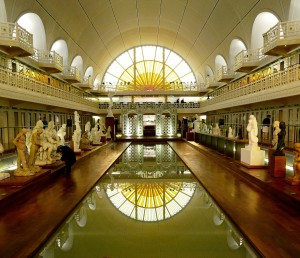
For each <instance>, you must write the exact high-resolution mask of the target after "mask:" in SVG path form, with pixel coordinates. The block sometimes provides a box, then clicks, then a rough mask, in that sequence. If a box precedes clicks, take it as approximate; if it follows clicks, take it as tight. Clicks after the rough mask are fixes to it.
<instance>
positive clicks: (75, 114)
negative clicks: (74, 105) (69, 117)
mask: <svg viewBox="0 0 300 258" xmlns="http://www.w3.org/2000/svg"><path fill="white" fill-rule="evenodd" d="M74 120H75V124H76V123H79V124H80V116H79V114H78V112H77V111H74Z"/></svg>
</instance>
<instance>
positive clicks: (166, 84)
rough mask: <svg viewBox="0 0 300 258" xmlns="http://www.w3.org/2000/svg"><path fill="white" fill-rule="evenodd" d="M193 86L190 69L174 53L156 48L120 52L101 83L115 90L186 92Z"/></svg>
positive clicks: (193, 78) (145, 47)
mask: <svg viewBox="0 0 300 258" xmlns="http://www.w3.org/2000/svg"><path fill="white" fill-rule="evenodd" d="M195 83H196V80H195V76H194V74H193V72H192V70H191V68H190V66H189V65H188V64H187V63H186V62H185V61H184V60H183V59H182V58H181V57H180V56H179V55H178V54H176V53H174V52H172V51H171V50H169V49H166V48H163V47H159V46H140V47H135V48H132V49H130V50H128V51H126V52H124V53H122V54H121V55H120V56H119V57H117V58H116V60H115V61H113V63H112V64H111V65H110V66H109V68H108V69H107V70H106V73H105V75H104V79H103V81H102V85H106V87H107V88H110V90H116V91H122V90H135V91H136V90H138V91H139V90H140V91H160V90H163V91H166V90H189V89H190V87H189V86H190V85H191V84H195Z"/></svg>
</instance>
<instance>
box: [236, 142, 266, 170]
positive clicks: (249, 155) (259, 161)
mask: <svg viewBox="0 0 300 258" xmlns="http://www.w3.org/2000/svg"><path fill="white" fill-rule="evenodd" d="M241 162H242V163H244V164H247V165H250V166H264V165H265V151H263V150H261V149H260V148H259V147H256V148H250V147H249V145H247V146H246V147H245V148H242V149H241Z"/></svg>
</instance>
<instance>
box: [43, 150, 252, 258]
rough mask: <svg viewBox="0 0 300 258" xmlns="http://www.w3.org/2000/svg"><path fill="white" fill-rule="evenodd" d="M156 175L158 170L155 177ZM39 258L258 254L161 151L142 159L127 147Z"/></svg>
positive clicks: (148, 152)
mask: <svg viewBox="0 0 300 258" xmlns="http://www.w3.org/2000/svg"><path fill="white" fill-rule="evenodd" d="M152 150H155V153H157V154H156V155H154V154H153V152H152ZM157 150H158V152H157ZM136 155H141V157H136ZM149 158H151V161H150V160H149ZM157 161H159V162H157ZM158 168H164V169H163V171H162V172H161V174H159V175H160V176H157V175H158V174H156V176H154V172H157V171H158V170H157V169H158ZM150 169H151V170H150ZM148 172H152V174H151V176H149V175H150V174H149V173H148ZM141 175H142V176H141ZM38 257H47V258H48V257H122V258H123V257H130V258H133V257H233V258H234V257H257V254H256V253H255V252H254V251H253V249H252V248H251V247H250V245H249V244H248V243H247V241H246V240H245V239H244V237H243V236H242V235H241V233H240V232H239V231H238V230H237V229H236V228H235V226H234V223H233V222H231V221H230V220H228V218H227V217H226V216H225V213H224V212H223V211H222V210H221V209H220V208H219V206H218V205H217V204H216V203H215V202H214V200H213V199H212V198H211V197H210V196H209V194H208V193H207V192H206V191H205V189H204V188H203V187H202V186H201V185H200V184H199V183H198V182H197V181H196V180H195V178H194V177H193V175H192V173H190V171H189V170H188V169H187V168H186V167H185V165H184V164H183V163H182V161H181V160H180V159H179V158H178V157H177V156H176V155H175V154H174V152H172V151H170V148H169V146H168V145H163V146H160V145H153V146H147V148H146V151H145V149H144V147H143V146H141V145H134V146H131V148H129V149H127V151H126V152H125V153H124V154H123V155H122V157H120V158H119V160H118V161H117V163H116V164H115V165H114V166H113V167H112V168H111V169H110V170H109V171H108V172H107V173H106V174H105V176H104V177H103V178H102V179H101V180H100V181H99V182H98V183H97V184H96V186H95V187H94V188H93V189H92V190H91V191H90V193H89V194H88V195H87V197H86V198H85V199H84V200H83V201H82V203H81V204H80V205H79V206H78V207H77V209H76V210H75V212H74V213H73V214H72V215H71V216H70V217H69V219H68V220H67V221H66V222H65V224H64V225H63V226H62V227H61V229H60V230H59V231H58V232H57V233H56V234H55V235H54V236H53V237H52V238H51V239H50V240H49V241H48V243H47V244H46V245H45V246H44V247H43V249H42V250H41V251H40V253H39V255H38Z"/></svg>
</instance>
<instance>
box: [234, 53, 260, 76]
mask: <svg viewBox="0 0 300 258" xmlns="http://www.w3.org/2000/svg"><path fill="white" fill-rule="evenodd" d="M264 59H265V56H264V55H263V53H262V48H257V49H250V50H242V51H241V52H240V53H238V54H237V55H236V56H235V57H234V67H233V70H234V71H235V72H241V73H250V72H251V71H252V70H253V69H255V68H257V67H258V66H260V64H261V62H262V60H264Z"/></svg>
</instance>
